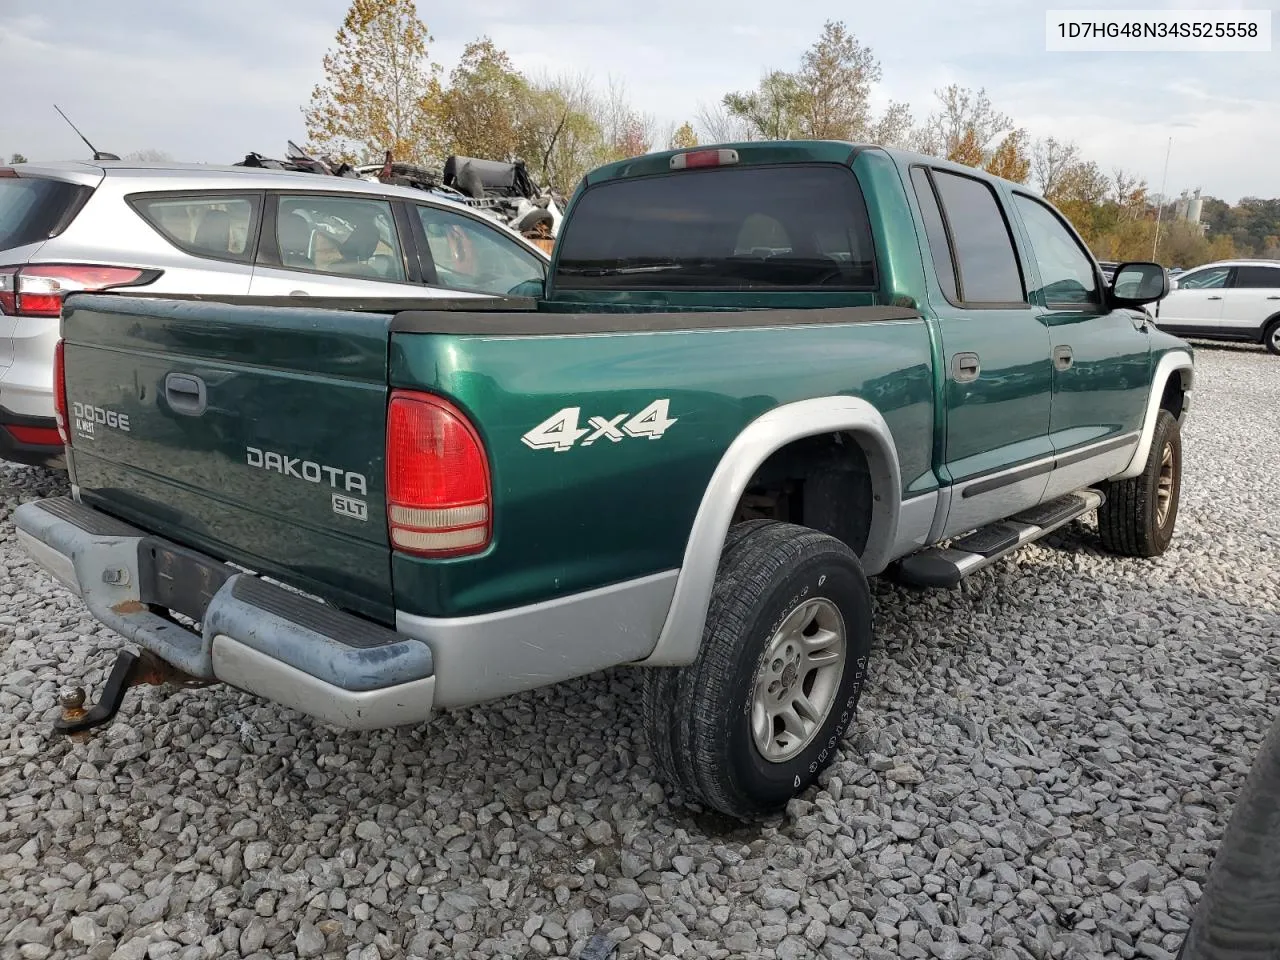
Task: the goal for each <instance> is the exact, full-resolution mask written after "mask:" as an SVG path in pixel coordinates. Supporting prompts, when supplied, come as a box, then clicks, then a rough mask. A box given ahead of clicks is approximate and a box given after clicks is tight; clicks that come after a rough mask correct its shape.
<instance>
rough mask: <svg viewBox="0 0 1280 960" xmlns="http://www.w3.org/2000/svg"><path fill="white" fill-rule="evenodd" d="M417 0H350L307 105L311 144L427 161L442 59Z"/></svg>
mask: <svg viewBox="0 0 1280 960" xmlns="http://www.w3.org/2000/svg"><path fill="white" fill-rule="evenodd" d="M432 42H433V40H432V37H431V35H430V34H429V33H428V32H427V28H426V25H425V24H424V23H423V22H422V21H421V20H420V19H418V12H417V8H416V6H415V5H414V0H353V2H352V4H351V7H350V9H348V11H347V15H346V18H345V19H344V20H343V22H342V27H341V28H340V29H339V30H338V33H337V36H336V38H335V47H334V48H333V49H332V50H330V51H329V52H327V53H326V54H325V56H324V74H325V79H324V82H323V83H320V84H317V85H316V87H315V88H314V89H313V90H312V93H311V104H310V106H309V107H307V108H304V111H303V112H304V115H305V118H306V130H307V136H308V138H309V139H310V141H311V144H312V145H313V147H314V149H316V150H317V151H319V152H323V153H328V154H331V155H333V156H336V157H341V158H343V159H346V160H350V161H357V162H359V161H363V162H374V161H377V160H380V159H382V156H383V153H384V151H386V150H390V151H391V153H392V155H393V156H394V157H395V159H397V160H408V161H414V162H419V163H422V162H426V161H428V160H430V159H431V157H432V155H433V153H434V152H435V150H436V148H437V147H438V146H439V139H438V130H437V122H438V119H439V118H438V104H439V99H440V84H439V77H438V75H439V72H440V68H439V66H437V65H435V64H432V63H431V62H430V61H429V60H428V57H427V44H429V43H432Z"/></svg>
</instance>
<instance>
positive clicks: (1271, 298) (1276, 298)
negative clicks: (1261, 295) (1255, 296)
mask: <svg viewBox="0 0 1280 960" xmlns="http://www.w3.org/2000/svg"><path fill="white" fill-rule="evenodd" d="M1267 299H1268V300H1280V297H1267Z"/></svg>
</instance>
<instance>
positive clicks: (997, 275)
mask: <svg viewBox="0 0 1280 960" xmlns="http://www.w3.org/2000/svg"><path fill="white" fill-rule="evenodd" d="M933 180H934V183H936V184H937V185H938V195H939V196H940V197H941V199H942V209H943V212H944V214H945V215H946V221H947V225H948V226H949V227H950V228H951V240H952V243H953V244H954V245H955V252H956V265H957V266H958V267H959V268H960V299H961V300H962V301H963V302H964V303H965V304H968V305H970V306H976V305H980V304H988V303H990V304H1014V303H1017V304H1022V303H1025V302H1026V292H1025V291H1024V290H1023V288H1022V275H1021V273H1020V272H1019V270H1018V259H1017V255H1016V254H1015V253H1014V250H1013V238H1012V237H1011V236H1010V234H1009V225H1008V224H1007V223H1006V222H1005V219H1004V215H1003V214H1002V213H1001V212H1000V205H999V203H997V201H996V195H995V193H994V192H993V191H992V189H991V187H990V186H988V185H987V184H985V183H983V182H982V181H981V180H976V179H974V178H973V177H965V176H960V175H959V174H954V173H948V172H946V171H943V170H934V171H933Z"/></svg>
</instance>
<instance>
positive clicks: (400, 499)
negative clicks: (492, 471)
mask: <svg viewBox="0 0 1280 960" xmlns="http://www.w3.org/2000/svg"><path fill="white" fill-rule="evenodd" d="M492 513H493V495H492V490H491V487H490V484H489V460H488V457H487V456H486V454H485V450H484V444H483V443H482V442H481V441H480V435H479V434H478V433H477V432H476V429H475V427H474V426H472V424H471V421H469V420H468V419H467V418H466V416H465V415H464V414H463V413H462V411H460V410H459V409H458V408H457V407H455V406H454V405H453V404H451V403H449V402H448V401H446V400H443V399H441V398H440V397H437V396H433V395H431V394H427V393H417V392H413V391H408V390H394V391H392V393H391V400H390V402H389V403H388V405H387V529H388V533H389V535H390V537H391V546H392V547H393V549H396V550H400V551H402V552H404V553H413V554H417V555H418V556H424V557H451V556H460V555H462V554H467V553H478V552H480V551H481V550H483V549H484V548H485V547H487V546H488V545H489V537H490V531H491V529H492V519H493V517H492Z"/></svg>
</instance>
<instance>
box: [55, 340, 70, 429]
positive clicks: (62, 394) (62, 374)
mask: <svg viewBox="0 0 1280 960" xmlns="http://www.w3.org/2000/svg"><path fill="white" fill-rule="evenodd" d="M62 344H63V341H62V340H59V341H58V342H57V344H56V345H55V346H54V348H53V413H54V417H55V418H56V419H57V422H58V436H59V437H61V438H62V443H63V445H64V446H70V445H71V431H70V430H68V429H67V425H68V424H69V423H70V422H71V421H70V420H69V419H68V418H67V367H66V364H65V362H64V361H63V359H62Z"/></svg>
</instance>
